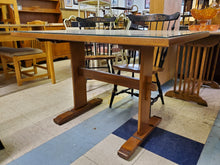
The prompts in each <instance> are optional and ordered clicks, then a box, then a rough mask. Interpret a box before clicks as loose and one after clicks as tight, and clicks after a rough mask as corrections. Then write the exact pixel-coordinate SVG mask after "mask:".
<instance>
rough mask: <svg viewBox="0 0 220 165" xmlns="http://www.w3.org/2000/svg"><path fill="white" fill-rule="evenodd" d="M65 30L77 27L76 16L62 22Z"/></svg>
mask: <svg viewBox="0 0 220 165" xmlns="http://www.w3.org/2000/svg"><path fill="white" fill-rule="evenodd" d="M63 24H64V26H65V28H66V29H67V28H69V27H78V22H77V21H76V16H74V15H71V16H70V17H69V18H66V19H64V20H63Z"/></svg>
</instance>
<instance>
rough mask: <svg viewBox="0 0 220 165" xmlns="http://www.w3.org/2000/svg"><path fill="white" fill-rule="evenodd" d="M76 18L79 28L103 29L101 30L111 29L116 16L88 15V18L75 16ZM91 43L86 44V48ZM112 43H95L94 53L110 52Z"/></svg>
mask: <svg viewBox="0 0 220 165" xmlns="http://www.w3.org/2000/svg"><path fill="white" fill-rule="evenodd" d="M76 20H77V21H78V22H79V29H100V30H101V29H103V30H111V29H113V28H114V23H115V20H116V17H89V18H80V17H77V18H76ZM91 44H92V43H87V44H86V49H88V50H89V49H90V47H89V48H87V46H88V45H91ZM111 51H112V45H111V44H105V43H96V44H95V54H96V55H101V54H112V52H111ZM87 54H88V53H87Z"/></svg>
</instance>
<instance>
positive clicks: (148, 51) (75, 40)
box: [13, 30, 209, 159]
mask: <svg viewBox="0 0 220 165" xmlns="http://www.w3.org/2000/svg"><path fill="white" fill-rule="evenodd" d="M13 35H14V36H22V37H35V38H39V39H48V40H63V41H69V42H70V47H71V59H72V60H71V62H72V65H71V66H72V74H73V77H72V79H73V97H74V100H73V101H74V108H73V109H72V110H70V111H67V112H65V113H63V114H61V115H59V116H57V117H56V118H55V119H54V121H55V123H57V124H63V123H66V122H67V121H69V120H71V119H73V118H75V117H76V116H79V115H80V114H82V113H84V112H86V111H88V110H89V109H91V108H92V107H95V106H96V105H98V104H100V103H101V99H93V100H91V101H87V94H86V79H87V78H90V79H96V80H99V81H104V82H107V83H112V84H118V85H121V86H125V87H129V88H134V89H139V91H140V94H139V108H138V109H139V110H138V128H137V132H135V133H134V135H133V136H132V137H130V138H129V139H128V140H127V141H126V142H125V143H124V144H123V145H122V147H121V148H120V150H119V151H118V154H119V156H120V157H122V158H124V159H129V158H130V157H131V155H132V154H133V153H134V152H135V150H136V148H137V147H138V146H139V145H140V144H141V143H142V142H143V140H144V139H145V138H146V137H147V136H148V135H149V134H150V133H151V132H152V131H153V129H154V128H155V127H156V126H157V125H158V124H159V123H160V121H161V118H160V117H156V116H153V117H151V116H150V95H151V86H152V85H151V81H152V68H153V54H154V47H157V46H162V47H169V46H173V45H175V44H180V43H184V42H189V41H193V40H197V39H201V38H204V37H207V36H208V35H209V33H208V32H189V31H174V32H171V31H170V32H169V31H168V32H167V31H127V30H120V31H109V30H106V31H100V30H89V31H80V30H72V31H71V30H68V31H67V30H66V31H62V30H60V31H42V32H39V31H27V32H14V33H13ZM84 42H100V43H112V44H120V45H123V46H125V47H127V48H130V49H132V48H133V49H136V48H137V47H138V48H139V49H140V52H141V68H140V79H134V78H131V77H126V76H122V75H115V74H110V73H108V72H101V71H95V70H91V69H86V68H85V50H84V48H85V47H84Z"/></svg>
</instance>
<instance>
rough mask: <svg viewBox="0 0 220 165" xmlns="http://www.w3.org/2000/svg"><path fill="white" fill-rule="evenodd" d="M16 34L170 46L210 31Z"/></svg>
mask: <svg viewBox="0 0 220 165" xmlns="http://www.w3.org/2000/svg"><path fill="white" fill-rule="evenodd" d="M12 35H14V36H20V37H21V36H23V37H35V38H39V39H51V40H64V41H78V42H80V41H81V42H103V43H113V44H114V43H115V44H125V45H137V46H170V45H172V44H177V43H181V42H188V41H192V40H196V39H200V38H204V37H207V36H209V32H191V31H154V30H148V31H141V30H140V31H137V30H71V29H68V30H48V31H15V32H13V33H12Z"/></svg>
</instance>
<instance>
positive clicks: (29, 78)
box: [21, 73, 49, 82]
mask: <svg viewBox="0 0 220 165" xmlns="http://www.w3.org/2000/svg"><path fill="white" fill-rule="evenodd" d="M46 76H49V74H48V73H45V74H41V75H37V76H32V77H26V78H22V79H21V81H22V82H24V81H30V80H35V79H38V78H42V77H46Z"/></svg>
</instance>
